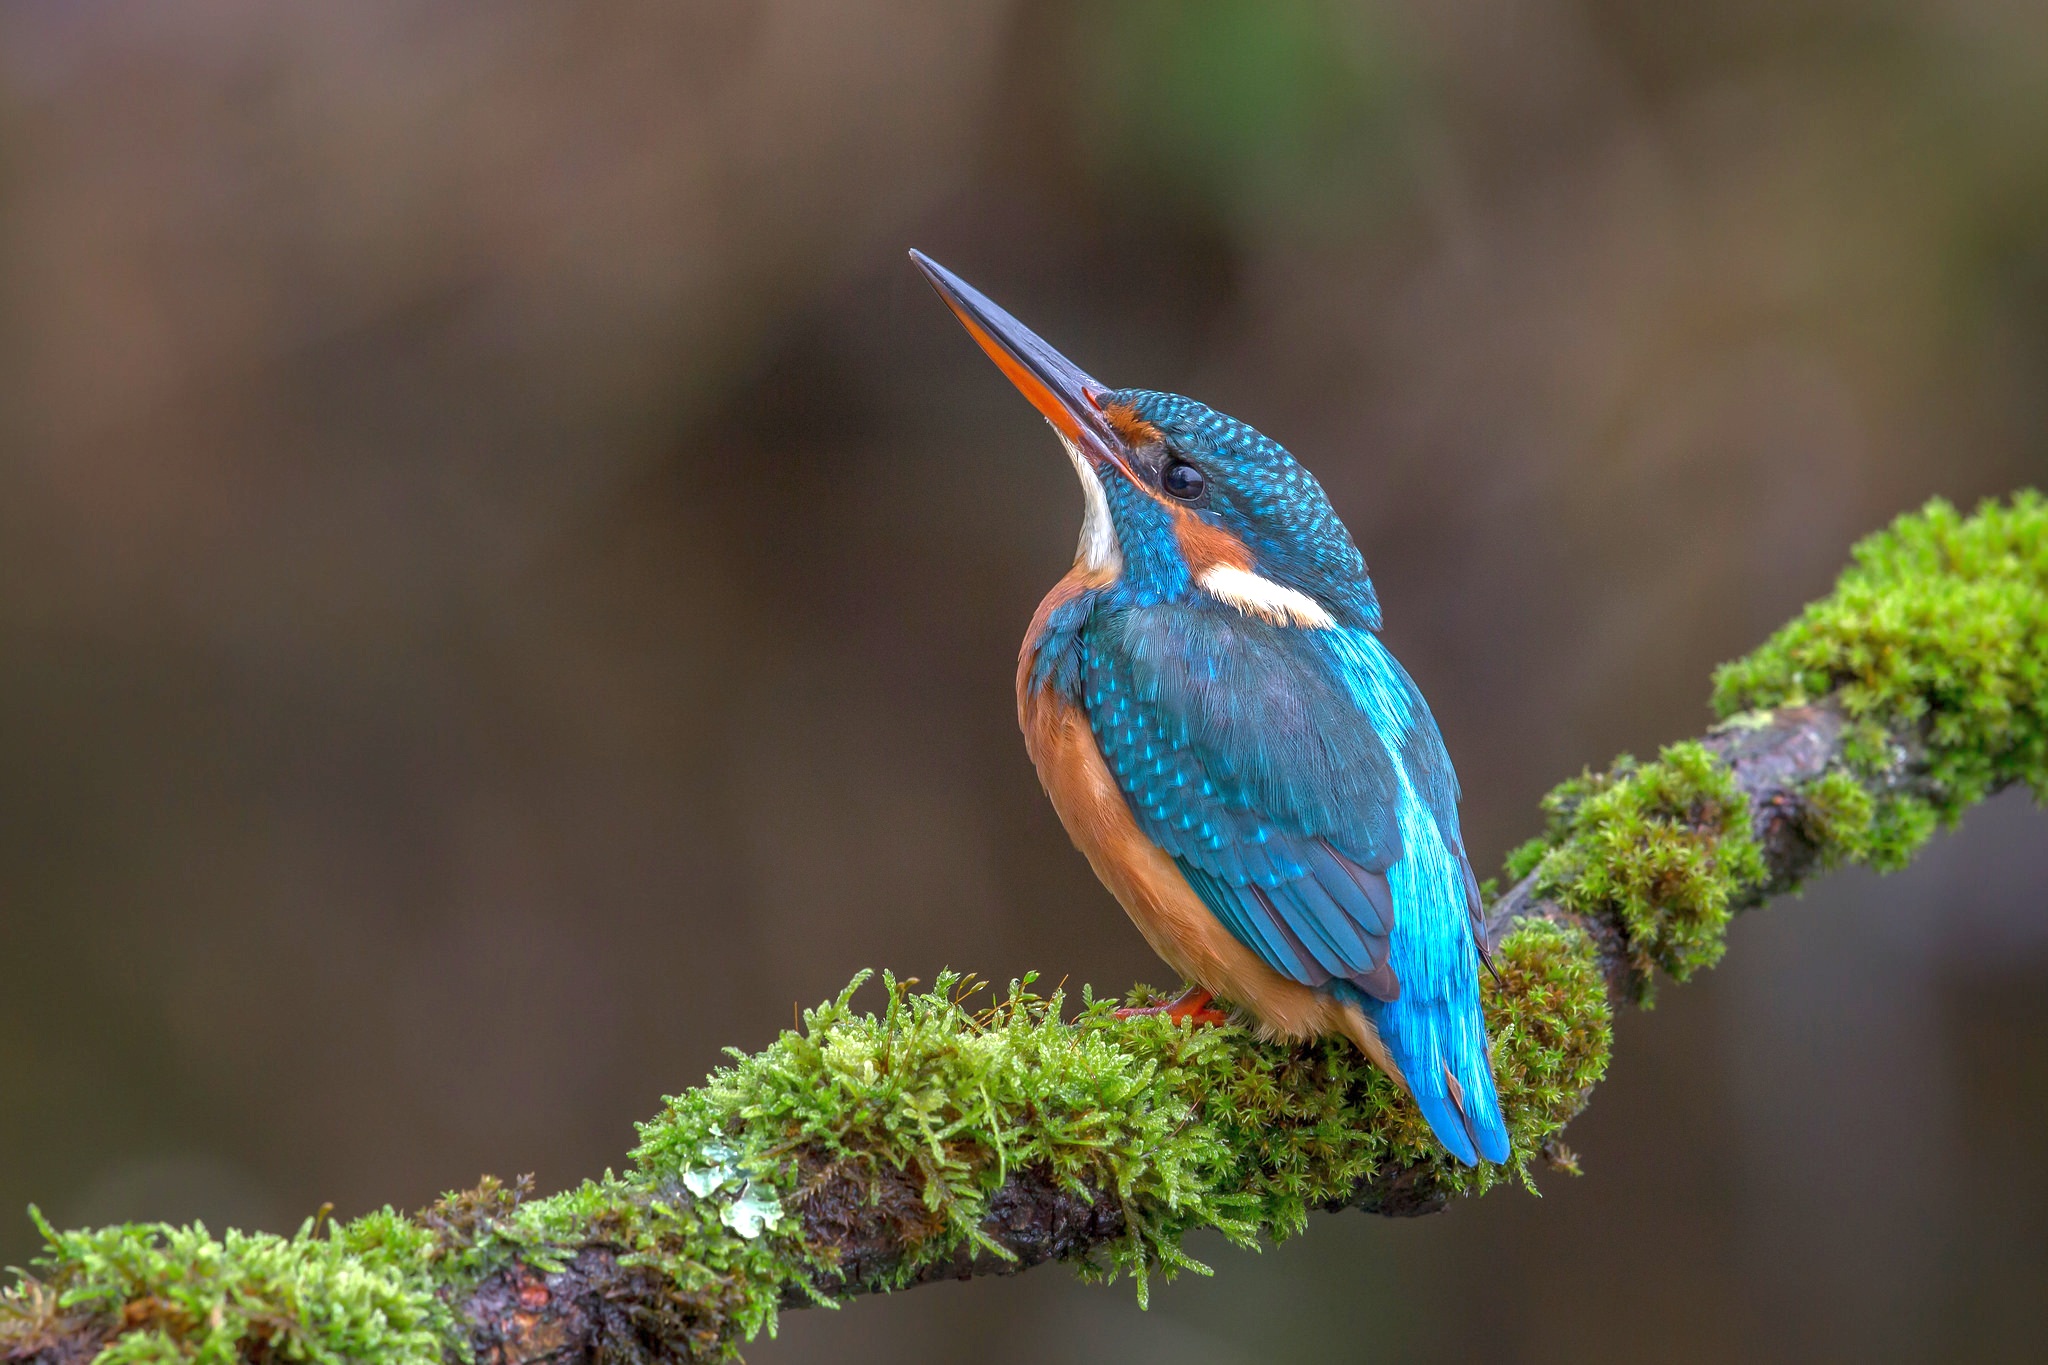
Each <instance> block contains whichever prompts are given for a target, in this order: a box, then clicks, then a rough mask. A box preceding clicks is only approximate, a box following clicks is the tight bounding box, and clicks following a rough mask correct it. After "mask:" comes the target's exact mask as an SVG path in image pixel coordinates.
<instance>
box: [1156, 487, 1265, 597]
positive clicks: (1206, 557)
mask: <svg viewBox="0 0 2048 1365" xmlns="http://www.w3.org/2000/svg"><path fill="white" fill-rule="evenodd" d="M1161 501H1162V502H1163V501H1165V500H1164V499H1161ZM1168 506H1169V507H1172V511H1173V533H1174V537H1175V538H1176V539H1177V540H1179V541H1180V553H1181V558H1183V559H1185V560H1187V562H1188V572H1190V573H1192V574H1193V575H1194V576H1195V577H1197V578H1200V577H1201V576H1202V575H1203V574H1204V573H1206V572H1207V571H1208V570H1210V569H1214V568H1226V569H1250V568H1251V566H1252V552H1251V551H1250V550H1248V549H1246V548H1245V544H1244V542H1243V541H1241V540H1239V539H1238V538H1237V537H1236V536H1234V535H1232V534H1230V532H1228V531H1226V530H1224V529H1223V528H1222V527H1220V526H1211V525H1210V524H1209V523H1208V522H1206V521H1203V520H1202V519H1201V518H1200V517H1198V516H1196V515H1195V514H1194V513H1193V512H1190V511H1188V510H1187V509H1186V508H1185V507H1173V506H1172V504H1170V503H1169V504H1168Z"/></svg>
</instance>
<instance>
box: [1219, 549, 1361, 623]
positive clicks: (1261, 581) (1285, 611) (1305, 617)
mask: <svg viewBox="0 0 2048 1365" xmlns="http://www.w3.org/2000/svg"><path fill="white" fill-rule="evenodd" d="M1195 581H1196V582H1197V583H1200V584H1201V585H1202V591H1204V592H1206V593H1208V594H1209V595H1210V596H1211V597H1214V598H1217V599H1218V600H1220V601H1224V602H1228V603H1229V604H1230V605H1231V606H1233V607H1236V608H1237V609H1238V610H1239V611H1241V612H1243V613H1244V614H1245V615H1247V616H1258V617H1263V618H1264V619H1266V620H1268V621H1271V622H1272V623H1273V624H1274V625H1276V626H1313V627H1315V628H1317V629H1325V628H1327V627H1330V626H1334V625H1336V624H1337V622H1336V620H1335V619H1334V618H1332V617H1331V615H1330V613H1329V612H1327V611H1325V610H1324V609H1323V604H1322V603H1320V602H1318V601H1316V599H1315V598H1313V597H1310V596H1309V595H1308V594H1307V593H1305V592H1301V591H1299V590H1297V589H1294V588H1290V587H1288V586H1286V585H1285V584H1283V583H1275V582H1274V581H1273V580H1272V579H1270V578H1261V577H1260V576H1259V575H1258V574H1255V573H1253V572H1252V571H1251V570H1249V569H1239V568H1234V567H1232V566H1231V565H1228V564H1212V565H1210V566H1209V567H1208V568H1206V569H1204V570H1202V576H1201V577H1200V578H1198V579H1196V580H1195Z"/></svg>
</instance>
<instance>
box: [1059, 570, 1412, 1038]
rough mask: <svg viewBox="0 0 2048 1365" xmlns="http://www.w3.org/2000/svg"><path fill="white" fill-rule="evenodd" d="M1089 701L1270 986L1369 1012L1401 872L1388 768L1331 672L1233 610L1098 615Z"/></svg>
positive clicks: (1158, 825) (1121, 764) (1184, 859)
mask: <svg viewBox="0 0 2048 1365" xmlns="http://www.w3.org/2000/svg"><path fill="white" fill-rule="evenodd" d="M1081 693H1082V702H1083V704H1084V706H1085V708H1086V710H1087V713H1088V719H1089V723H1090V726H1091V727H1092V729H1093V730H1094V734H1095V739H1096V743H1097V744H1098V745H1099V746H1100V747H1101V749H1102V757H1103V760H1104V762H1105V763H1107V764H1108V766H1109V770H1110V772H1111V773H1112V774H1114V775H1115V778H1116V781H1117V784H1118V786H1120V787H1121V788H1122V790H1123V793H1124V796H1125V798H1126V799H1127V800H1128V801H1129V803H1130V807H1131V811H1132V814H1133V816H1134V817H1135V818H1136V820H1137V822H1138V825H1139V827H1140V828H1141V829H1142V830H1143V831H1144V832H1145V834H1146V835H1147V836H1148V837H1149V838H1151V839H1152V840H1153V841H1154V842H1155V843H1157V844H1158V845H1159V846H1160V848H1161V849H1163V850H1164V851H1165V852H1166V853H1168V854H1169V855H1171V856H1172V857H1173V858H1174V859H1175V860H1176V861H1177V862H1178V863H1179V864H1180V867H1181V870H1182V871H1183V872H1184V873H1185V874H1186V875H1187V878H1188V881H1189V883H1190V884H1191V885H1192V886H1193V887H1194V888H1195V890H1196V892H1197V893H1198V894H1199V895H1200V896H1201V897H1202V899H1203V901H1204V902H1205V903H1206V904H1207V905H1208V906H1209V908H1210V909H1211V910H1212V911H1213V912H1214V913H1215V914H1216V917H1217V918H1218V919H1219V920H1221V921H1222V922H1223V924H1224V925H1225V926H1226V927H1227V928H1229V930H1230V931H1231V932H1232V933H1233V934H1234V935H1235V936H1236V937H1237V938H1238V939H1239V940H1241V941H1242V942H1243V943H1244V944H1245V945H1246V946H1247V947H1249V948H1251V949H1252V950H1253V951H1254V952H1256V953H1257V954H1258V955H1259V956H1260V957H1261V958H1262V959H1264V960H1265V962H1266V963H1267V964H1268V965H1269V966H1271V967H1272V968H1274V969H1275V970H1276V971H1279V972H1281V973H1282V974H1284V975H1286V976H1289V977H1291V978H1293V979H1294V980H1296V981H1300V982H1302V983H1303V984H1305V985H1311V986H1321V985H1324V984H1325V983H1327V982H1329V981H1332V980H1336V979H1342V980H1346V981H1350V982H1352V983H1353V984H1354V985H1357V986H1358V987H1359V988H1360V989H1362V990H1364V991H1366V992H1368V993H1369V994H1371V995H1373V996H1375V997H1377V998H1380V999H1390V998H1393V997H1394V996H1395V995H1397V994H1398V992H1399V989H1400V986H1399V982H1398V980H1397V979H1396V978H1395V976H1394V973H1393V969H1392V967H1391V966H1390V964H1389V962H1388V950H1389V940H1390V938H1391V936H1392V934H1393V931H1394V902H1393V897H1392V895H1391V894H1390V892H1389V889H1388V886H1387V878H1386V875H1385V874H1386V870H1387V868H1388V867H1390V866H1392V865H1393V863H1394V862H1395V861H1396V860H1397V859H1399V857H1400V856H1401V837H1400V832H1399V826H1398V824H1397V818H1396V803H1397V802H1398V801H1399V800H1400V799H1401V781H1400V777H1399V774H1398V773H1397V771H1396V769H1395V766H1394V765H1395V763H1396V762H1398V761H1399V760H1398V759H1397V757H1396V756H1395V753H1394V752H1393V751H1392V750H1390V748H1389V745H1390V744H1394V745H1398V744H1399V743H1400V742H1401V736H1400V735H1399V734H1398V733H1395V734H1387V735H1384V736H1383V735H1382V734H1381V733H1380V732H1379V731H1377V730H1376V729H1375V726H1374V719H1373V717H1372V716H1371V715H1369V714H1368V712H1367V711H1366V709H1365V708H1364V707H1363V706H1362V705H1361V703H1360V700H1359V697H1358V694H1357V692H1356V691H1355V689H1354V688H1353V686H1352V685H1351V682H1350V681H1349V679H1348V678H1347V676H1346V671H1345V667H1344V665H1343V664H1342V662H1341V660H1339V659H1337V658H1336V657H1335V656H1333V655H1332V654H1331V652H1330V651H1329V650H1328V648H1327V647H1326V646H1324V645H1323V644H1321V643H1318V642H1317V641H1316V640H1314V639H1313V638H1311V636H1310V634H1309V633H1308V632H1304V631H1301V630H1299V629H1296V628H1293V627H1287V626H1275V625H1270V624H1268V623H1266V622H1263V621H1259V620H1256V619H1254V618H1251V617H1247V616H1244V615H1242V614H1240V613H1238V612H1237V611H1235V610H1234V609H1232V608H1229V607H1221V606H1218V607H1215V608H1209V607H1206V606H1202V605H1194V606H1154V607H1147V608H1135V609H1127V610H1124V611H1119V612H1113V613H1098V615H1097V616H1096V617H1095V619H1094V621H1093V623H1092V624H1091V627H1090V629H1089V631H1088V633H1087V636H1086V638H1085V640H1084V642H1083V649H1082V677H1081Z"/></svg>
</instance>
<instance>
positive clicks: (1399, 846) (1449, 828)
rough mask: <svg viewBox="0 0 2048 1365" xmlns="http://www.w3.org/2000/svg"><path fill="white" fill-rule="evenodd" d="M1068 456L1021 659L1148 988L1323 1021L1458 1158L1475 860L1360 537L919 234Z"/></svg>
mask: <svg viewBox="0 0 2048 1365" xmlns="http://www.w3.org/2000/svg"><path fill="white" fill-rule="evenodd" d="M910 256H911V259H912V260H913V261H915V262H916V263H917V265H918V268H919V269H921V270H922V271H923V272H924V274H925V277H926V278H927V279H928V280H929V281H930V282H931V284H932V287H933V288H934V289H936V290H937V291H938V294H939V297H940V298H941V299H943V300H944V301H945V303H946V305H947V307H949V308H950V309H951V310H952V311H953V315H954V316H955V317H956V318H958V319H959V321H960V323H961V325H962V326H964V327H965V328H966V329H967V331H968V334H969V335H970V336H972V337H973V338H974V340H975V341H976V342H977V343H978V344H979V345H980V347H981V349H982V350H983V351H985V352H987V354H988V356H989V358H990V359H991V360H993V361H995V363H996V366H997V368H998V369H1000V370H1001V371H1002V372H1003V374H1004V375H1006V376H1007V377H1008V378H1009V380H1010V382H1011V383H1012V384H1014V385H1016V386H1017V388H1018V389H1019V390H1020V391H1021V392H1022V393H1023V395H1024V397H1025V398H1026V399H1028V400H1029V401H1030V403H1031V405H1032V406H1033V407H1035V408H1036V409H1038V411H1039V413H1040V414H1041V415H1042V416H1043V417H1044V418H1045V419H1046V421H1047V422H1049V423H1050V424H1051V425H1052V429H1053V432H1054V434H1055V435H1057V436H1058V437H1059V441H1060V444H1061V445H1062V446H1063V447H1065V449H1066V453H1067V458H1068V459H1069V460H1071V461H1072V462H1073V466H1074V471H1075V473H1076V474H1078V475H1079V476H1080V480H1081V493H1082V506H1083V511H1082V518H1081V540H1080V545H1079V547H1078V548H1077V549H1076V551H1075V554H1074V565H1073V568H1071V569H1070V570H1069V571H1068V572H1067V574H1066V576H1065V577H1064V578H1062V579H1060V581H1059V582H1058V583H1057V584H1056V585H1055V586H1054V587H1053V589H1052V591H1051V592H1049V593H1047V594H1046V597H1045V600H1044V601H1042V602H1041V603H1039V605H1038V611H1037V613H1036V614H1035V615H1034V616H1033V617H1032V618H1031V626H1030V629H1029V631H1028V632H1027V633H1026V635H1025V637H1024V645H1023V648H1022V650H1021V651H1020V652H1019V654H1018V659H1017V719H1018V723H1019V724H1020V725H1021V726H1022V728H1023V731H1024V744H1025V748H1026V749H1027V750H1028V751H1029V753H1030V755H1031V761H1032V763H1033V765H1034V766H1035V767H1036V768H1037V769H1038V776H1039V780H1040V781H1041V782H1042V783H1043V784H1044V786H1045V790H1046V794H1047V795H1048V796H1050V797H1051V798H1052V803H1053V806H1054V808H1055V809H1056V810H1058V812H1059V817H1060V823H1061V824H1063V825H1064V826H1065V827H1066V830H1067V834H1068V835H1069V836H1070V837H1071V838H1072V839H1073V841H1074V843H1075V845H1076V846H1077V847H1079V849H1080V850H1081V852H1082V853H1083V854H1084V855H1086V857H1087V859H1088V862H1089V865H1090V866H1091V867H1093V868H1094V869H1095V875H1096V876H1098V877H1100V878H1101V879H1102V882H1103V884H1104V885H1105V886H1107V887H1108V888H1109V890H1110V892H1111V893H1112V894H1113V895H1114V896H1115V897H1116V899H1117V901H1118V902H1119V903H1121V904H1122V906H1123V908H1124V911H1125V912H1126V913H1127V914H1128V915H1129V916H1130V917H1131V920H1132V921H1133V922H1134V923H1135V924H1136V925H1137V927H1138V931H1139V932H1140V933H1142V934H1143V935H1144V936H1145V940H1146V942H1148V943H1149V944H1151V946H1152V949H1153V951H1154V952H1156V953H1158V954H1159V956H1160V957H1161V958H1163V959H1164V960H1165V961H1166V963H1167V965H1168V966H1170V967H1171V968H1173V970H1174V971H1176V972H1178V973H1179V974H1180V975H1181V977H1182V978H1183V979H1184V980H1185V981H1186V982H1187V983H1188V985H1187V990H1186V991H1185V992H1184V993H1183V994H1182V995H1181V996H1179V997H1178V998H1177V999H1175V1000H1174V1001H1172V1002H1171V1003H1169V1004H1164V1005H1155V1006H1150V1007H1147V1008H1145V1009H1132V1010H1124V1011H1119V1013H1122V1014H1125V1015H1129V1014H1136V1013H1151V1012H1164V1013H1166V1014H1168V1015H1170V1016H1172V1017H1173V1018H1175V1019H1183V1020H1186V1019H1192V1020H1194V1021H1196V1022H1198V1023H1222V1022H1224V1021H1225V1020H1226V1019H1227V1018H1228V1016H1227V1015H1226V1014H1225V1013H1224V1012H1223V1010H1222V1009H1220V1008H1219V1007H1218V1002H1224V1003H1227V1004H1228V1005H1231V1006H1235V1007H1236V1008H1237V1009H1238V1010H1240V1011H1241V1012H1242V1013H1243V1014H1244V1015H1246V1016H1249V1020H1250V1022H1251V1023H1252V1024H1253V1025H1254V1026H1255V1027H1256V1029H1257V1030H1258V1032H1259V1033H1260V1034H1261V1035H1262V1036H1264V1037H1267V1038H1270V1039H1287V1040H1296V1041H1299V1040H1307V1039H1314V1038H1321V1037H1326V1036H1342V1037H1345V1038H1348V1039H1350V1040H1351V1042H1352V1043H1354V1044H1355V1045H1356V1046H1357V1047H1358V1049H1359V1050H1360V1051H1361V1052H1363V1053H1364V1054H1365V1055H1366V1056H1367V1057H1369V1058H1371V1059H1372V1061H1373V1062H1374V1063H1376V1064H1377V1065H1378V1066H1379V1067H1380V1068H1381V1069H1382V1070H1384V1071H1385V1072H1386V1073H1387V1074H1388V1075H1389V1076H1390V1077H1392V1078H1393V1079H1394V1081H1395V1082H1396V1083H1397V1084H1399V1085H1401V1086H1402V1087H1403V1088H1404V1089H1405V1090H1406V1091H1407V1092H1408V1094H1409V1095H1410V1096H1412V1097H1413V1099H1414V1101H1415V1104H1416V1105H1417V1107H1419V1108H1420V1109H1421V1111H1422V1114H1423V1117H1424V1118H1426V1119H1427V1120H1428V1122H1429V1126H1430V1130H1431V1131H1432V1132H1433V1133H1434V1134H1435V1135H1436V1138H1437V1140H1438V1141H1439V1142H1440V1143H1442V1144H1443V1146H1444V1148H1445V1150H1447V1151H1448V1152H1450V1153H1451V1154H1452V1155H1453V1156H1455V1157H1456V1158H1457V1159H1458V1160H1459V1161H1461V1162H1463V1163H1465V1164H1466V1165H1468V1166H1469V1165H1475V1164H1477V1162H1478V1161H1480V1160H1481V1159H1484V1160H1487V1161H1505V1160H1506V1159H1507V1157H1508V1134H1507V1126H1506V1124H1505V1122H1504V1121H1503V1119H1502V1117H1501V1110H1500V1099H1499V1096H1498V1094H1497V1092H1496V1090H1495V1088H1494V1080H1493V1068H1492V1065H1491V1063H1490V1061H1489V1057H1488V1051H1487V1037H1486V1021H1485V1019H1484V1017H1483V1016H1482V1014H1481V1012H1480V1007H1479V971H1480V967H1481V964H1482V962H1483V961H1486V960H1487V959H1486V939H1485V928H1484V922H1483V918H1482V913H1481V901H1480V895H1479V883H1478V881H1477V879H1476V878H1475V877H1474V876H1473V874H1472V863H1471V860H1470V859H1469V858H1467V857H1466V856H1465V847H1464V841H1463V839H1462V837H1461V836H1460V834H1459V830H1458V797H1459V792H1458V778H1457V774H1456V773H1455V772H1454V771H1453V770H1452V768H1451V760H1450V756H1449V754H1447V753H1446V752H1445V750H1444V742H1443V737H1442V735H1441V734H1439V733H1438V730H1437V725H1436V721H1435V719H1434V718H1433V717H1431V715H1430V713H1429V707H1428V705H1427V704H1425V703H1424V702H1423V700H1422V694H1421V692H1420V691H1418V690H1417V688H1416V686H1415V684H1414V683H1413V682H1412V681H1410V679H1409V677H1408V674H1407V672H1406V671H1405V670H1404V669H1403V668H1402V667H1401V665H1400V664H1399V663H1397V662H1395V660H1394V656H1393V655H1392V654H1391V653H1389V652H1388V651H1387V648H1386V646H1385V645H1383V644H1381V643H1380V639H1379V629H1380V606H1379V599H1378V597H1377V595H1376V594H1375V593H1374V591H1373V585H1372V579H1371V577H1370V576H1369V575H1368V574H1367V572H1366V567H1365V559H1364V557H1363V556H1362V555H1360V554H1359V552H1358V547H1357V545H1356V544H1354V543H1353V541H1352V539H1351V533H1350V532H1349V531H1348V530H1346V529H1345V527H1344V523H1343V522H1342V521H1340V520H1338V518H1337V514H1336V512H1335V510H1333V509H1332V508H1331V506H1330V501H1329V499H1328V498H1327V497H1325V496H1324V494H1323V490H1322V486H1321V485H1320V484H1318V483H1317V482H1316V479H1315V476H1314V475H1313V474H1311V473H1309V472H1308V470H1306V469H1304V468H1302V467H1301V465H1299V464H1297V463H1296V462H1295V460H1294V458H1293V456H1291V455H1289V454H1288V453H1287V451H1286V450H1284V449H1283V448H1282V447H1281V446H1280V445H1279V443H1278V442H1276V441H1273V440H1271V439H1269V438H1268V437H1265V436H1262V435H1261V434H1259V433H1258V432H1257V431H1254V430H1253V429H1252V428H1251V427H1249V426H1247V425H1245V424H1244V423H1243V422H1240V421H1237V420H1236V419H1235V418H1231V417H1226V416H1224V415H1223V414H1222V413H1220V412H1217V411H1215V410H1214V409H1212V408H1209V407H1206V406H1204V405H1203V404H1201V403H1198V402H1196V401H1195V400H1193V399H1191V398H1183V397H1181V396H1179V395H1178V394H1171V393H1156V392H1153V391H1151V390H1147V389H1112V388H1109V387H1108V386H1107V385H1104V384H1100V383H1097V382H1096V381H1095V380H1094V379H1091V378H1090V377H1089V376H1088V375H1087V374H1085V373H1083V372H1082V371H1081V370H1080V369H1079V368H1078V367H1076V366H1075V365H1074V364H1073V363H1072V362H1071V361H1069V360H1067V359H1066V357H1064V356H1062V355H1061V354H1060V353H1059V352H1057V351H1055V350H1053V348H1052V347H1050V346H1048V345H1047V344H1046V343H1045V342H1044V341H1041V340H1040V339H1039V338H1038V337H1037V336H1036V335H1034V334H1033V333H1032V332H1031V331H1029V330H1028V329H1026V328H1025V327H1024V326H1023V325H1022V324H1021V323H1019V322H1018V321H1017V320H1016V319H1015V318H1013V317H1011V316H1010V315H1009V314H1008V313H1006V312H1004V311H1003V310H1002V309H1001V308H999V307H997V306H996V305H995V304H994V303H992V302H990V301H989V300H988V298H986V297H985V296H984V295H982V294H981V293H980V292H979V291H977V290H976V289H974V288H973V287H972V286H971V285H969V284H968V283H967V282H966V281H964V280H962V279H961V278H960V277H959V276H957V275H955V274H954V273H953V272H951V271H950V270H947V269H946V268H945V267H944V266H942V265H940V264H939V263H938V262H936V261H934V260H932V259H931V258H930V257H928V256H926V255H925V254H924V253H922V252H919V251H912V252H911V253H910Z"/></svg>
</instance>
